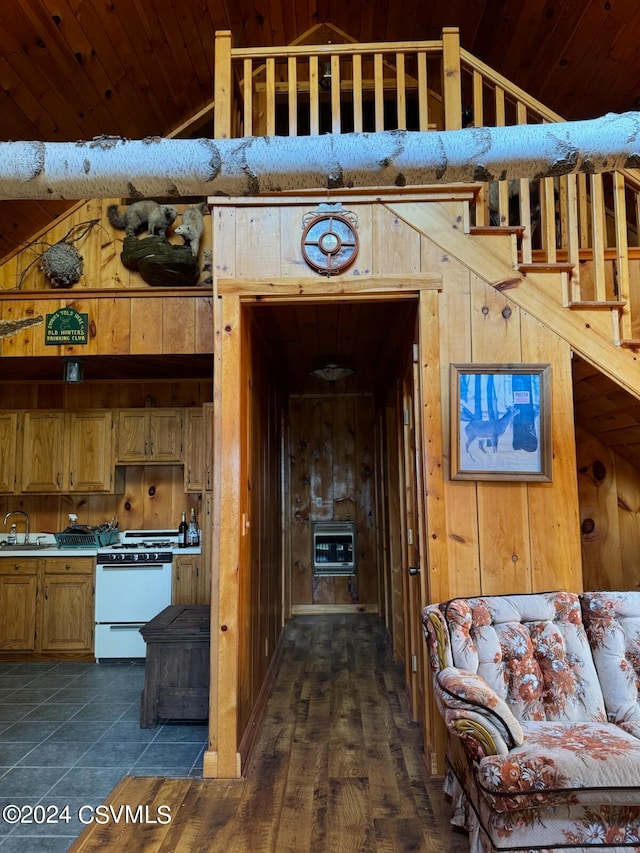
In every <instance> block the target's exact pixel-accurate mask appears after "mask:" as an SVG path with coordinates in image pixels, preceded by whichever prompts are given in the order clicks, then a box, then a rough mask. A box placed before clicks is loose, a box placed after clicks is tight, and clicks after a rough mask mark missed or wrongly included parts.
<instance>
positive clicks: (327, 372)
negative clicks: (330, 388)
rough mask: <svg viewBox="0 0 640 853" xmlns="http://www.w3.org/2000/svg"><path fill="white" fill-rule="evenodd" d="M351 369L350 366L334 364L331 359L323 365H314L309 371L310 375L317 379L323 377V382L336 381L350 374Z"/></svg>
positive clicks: (351, 372)
mask: <svg viewBox="0 0 640 853" xmlns="http://www.w3.org/2000/svg"><path fill="white" fill-rule="evenodd" d="M352 374H353V370H352V369H351V368H350V367H344V366H342V365H339V364H336V363H335V362H333V361H330V362H328V363H327V364H325V365H324V367H316V369H315V370H312V371H311V375H312V376H315V377H316V378H317V379H324V380H325V382H338V381H339V380H340V379H346V378H347V376H351V375H352Z"/></svg>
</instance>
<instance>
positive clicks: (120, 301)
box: [96, 297, 131, 355]
mask: <svg viewBox="0 0 640 853" xmlns="http://www.w3.org/2000/svg"><path fill="white" fill-rule="evenodd" d="M96 301H97V303H98V310H97V328H98V336H97V345H98V354H99V355H124V354H126V353H128V352H129V351H130V348H131V303H130V301H129V300H128V299H124V298H122V297H113V298H112V297H101V298H100V299H98V300H96Z"/></svg>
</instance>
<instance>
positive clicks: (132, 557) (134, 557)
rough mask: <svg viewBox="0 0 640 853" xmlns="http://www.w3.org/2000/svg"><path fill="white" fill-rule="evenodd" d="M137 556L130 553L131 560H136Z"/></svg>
mask: <svg viewBox="0 0 640 853" xmlns="http://www.w3.org/2000/svg"><path fill="white" fill-rule="evenodd" d="M138 556H139V555H138V554H132V555H131V559H132V560H137V559H138Z"/></svg>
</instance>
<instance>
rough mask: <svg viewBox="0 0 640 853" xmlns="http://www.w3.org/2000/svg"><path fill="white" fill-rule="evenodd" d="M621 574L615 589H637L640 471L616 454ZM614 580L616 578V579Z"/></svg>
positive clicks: (639, 538) (639, 546) (639, 537)
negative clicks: (639, 473) (639, 474)
mask: <svg viewBox="0 0 640 853" xmlns="http://www.w3.org/2000/svg"><path fill="white" fill-rule="evenodd" d="M615 467H616V491H617V495H618V525H619V531H620V556H621V560H622V575H621V577H620V585H619V586H618V587H614V588H615V589H638V586H639V582H638V558H639V549H640V545H639V543H640V481H639V479H638V469H637V468H636V467H634V466H633V465H631V464H630V463H629V462H627V461H626V460H625V459H621V458H620V456H618V455H617V454H616V455H615ZM614 580H615V578H614Z"/></svg>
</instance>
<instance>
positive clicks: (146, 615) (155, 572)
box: [96, 563, 172, 624]
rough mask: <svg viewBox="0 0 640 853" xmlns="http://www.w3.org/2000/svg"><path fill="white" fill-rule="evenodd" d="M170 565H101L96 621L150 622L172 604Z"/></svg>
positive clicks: (97, 570) (97, 583) (97, 589)
mask: <svg viewBox="0 0 640 853" xmlns="http://www.w3.org/2000/svg"><path fill="white" fill-rule="evenodd" d="M171 568H172V567H171V563H144V564H143V565H140V564H136V565H117V564H116V565H114V564H104V565H101V564H98V566H97V567H96V622H107V623H109V622H117V623H126V622H141V623H143V624H144V623H145V622H148V621H149V620H150V619H153V617H154V616H157V615H158V613H160V612H161V611H162V610H164V609H165V607H168V606H169V605H170V604H171Z"/></svg>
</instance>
